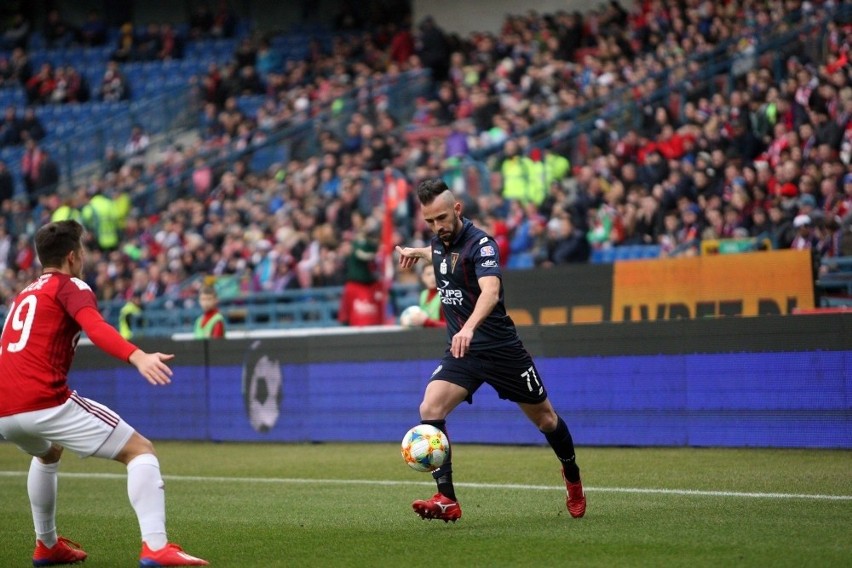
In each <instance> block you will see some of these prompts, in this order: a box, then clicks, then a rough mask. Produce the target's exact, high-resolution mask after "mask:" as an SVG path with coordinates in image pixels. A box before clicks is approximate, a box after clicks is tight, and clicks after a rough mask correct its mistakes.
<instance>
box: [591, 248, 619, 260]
mask: <svg viewBox="0 0 852 568" xmlns="http://www.w3.org/2000/svg"><path fill="white" fill-rule="evenodd" d="M589 262H590V263H592V264H609V263H611V262H615V249H614V248H604V249H594V250H593V251H592V256H591V257H590V258H589Z"/></svg>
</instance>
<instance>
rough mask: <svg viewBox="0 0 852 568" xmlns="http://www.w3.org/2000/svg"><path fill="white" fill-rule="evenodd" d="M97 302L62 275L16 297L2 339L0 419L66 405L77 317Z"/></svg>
mask: <svg viewBox="0 0 852 568" xmlns="http://www.w3.org/2000/svg"><path fill="white" fill-rule="evenodd" d="M87 306H88V307H93V308H95V309H96V310H97V300H96V299H95V294H94V293H93V292H92V289H91V288H89V285H88V284H86V283H85V282H83V281H82V280H80V279H78V278H74V277H72V276H70V275H68V274H62V273H59V272H49V273H46V274H43V275H41V276H39V277H38V278H37V279H36V280H35V281H34V282H33V283H32V284H30V285H29V286H27V287H26V288H24V289H23V290H22V291H21V293H20V294H18V297H17V298H15V301H14V303H13V304H12V306H11V308H10V310H9V313H8V315H7V317H6V323H5V324H4V325H3V334H2V336H0V416H8V415H11V414H17V413H20V412H28V411H32V410H41V409H44V408H50V407H53V406H58V405H60V404H63V403H64V402H65V401H66V400H67V399H68V397H69V396H70V395H71V391H70V389H69V388H68V385H67V376H68V370H69V369H70V368H71V361H72V360H73V358H74V350H75V349H76V347H77V341H78V340H79V339H80V330H81V327H80V324H79V323H77V321H76V320H75V319H74V316H75V315H76V314H77V312H78V311H80V309H82V308H84V307H87Z"/></svg>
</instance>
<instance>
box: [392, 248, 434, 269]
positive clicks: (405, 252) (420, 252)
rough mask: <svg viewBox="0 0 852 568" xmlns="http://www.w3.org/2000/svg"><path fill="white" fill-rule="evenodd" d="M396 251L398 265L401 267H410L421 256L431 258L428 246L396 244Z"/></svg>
mask: <svg viewBox="0 0 852 568" xmlns="http://www.w3.org/2000/svg"><path fill="white" fill-rule="evenodd" d="M396 253H397V254H398V255H399V265H400V267H402V268H411V267H413V266H414V265H415V264H417V261H419V260H420V259H421V258H425V259H426V260H430V259H431V258H432V255H431V250H430V249H429V247H420V248H415V247H405V248H403V247H401V246H399V245H397V247H396Z"/></svg>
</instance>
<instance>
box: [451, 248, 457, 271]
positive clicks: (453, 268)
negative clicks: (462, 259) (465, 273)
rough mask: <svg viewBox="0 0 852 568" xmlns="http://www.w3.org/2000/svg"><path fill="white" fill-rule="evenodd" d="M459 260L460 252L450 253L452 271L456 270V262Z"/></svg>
mask: <svg viewBox="0 0 852 568" xmlns="http://www.w3.org/2000/svg"><path fill="white" fill-rule="evenodd" d="M458 261H459V253H457V252H453V253H450V272H455V271H456V263H457V262H458Z"/></svg>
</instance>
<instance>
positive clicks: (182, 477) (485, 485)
mask: <svg viewBox="0 0 852 568" xmlns="http://www.w3.org/2000/svg"><path fill="white" fill-rule="evenodd" d="M26 475H27V472H25V471H0V477H24V476H26ZM60 475H61V476H62V477H71V478H77V479H126V478H127V476H126V475H124V474H119V473H60ZM163 478H165V479H166V480H170V481H196V482H205V481H207V482H215V483H280V484H287V483H291V484H320V485H387V486H393V485H432V482H431V481H430V482H426V481H393V480H373V479H303V478H292V477H290V478H284V477H216V476H210V477H208V476H202V475H164V476H163ZM456 486H457V487H469V488H472V489H509V490H527V491H557V490H558V491H564V490H565V488H564V487H560V486H552V485H522V484H512V483H464V482H462V483H456ZM584 489H585V490H586V491H590V492H592V493H641V494H652V495H691V496H696V497H743V498H748V499H815V500H823V501H852V495H824V494H819V493H747V492H741V491H705V490H700V489H649V488H644V487H594V486H592V487H584Z"/></svg>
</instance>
